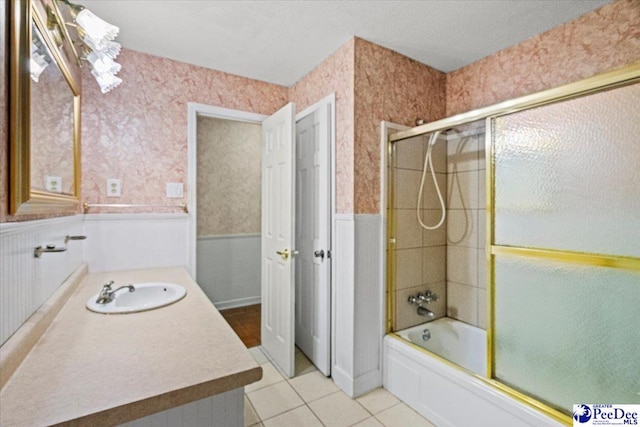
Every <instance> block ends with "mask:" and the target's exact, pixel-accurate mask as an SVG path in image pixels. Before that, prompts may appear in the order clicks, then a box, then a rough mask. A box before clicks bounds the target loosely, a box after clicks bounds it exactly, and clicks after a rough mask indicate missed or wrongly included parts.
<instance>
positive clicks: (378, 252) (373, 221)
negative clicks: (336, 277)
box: [353, 214, 384, 396]
mask: <svg viewBox="0 0 640 427" xmlns="http://www.w3.org/2000/svg"><path fill="white" fill-rule="evenodd" d="M381 239H382V216H381V215H378V214H358V215H356V216H355V247H354V251H355V310H354V314H355V334H354V335H355V336H354V352H355V355H354V360H355V363H354V372H353V374H354V379H355V386H354V394H355V395H356V396H360V395H362V394H364V393H366V392H368V391H371V390H373V389H375V388H378V387H381V386H382V340H383V338H384V333H383V324H384V319H383V316H384V313H383V311H382V307H383V304H382V295H383V292H382V291H383V289H384V282H383V277H384V275H383V273H382V272H383V271H384V269H383V266H384V258H383V253H382V248H381V244H382V240H381Z"/></svg>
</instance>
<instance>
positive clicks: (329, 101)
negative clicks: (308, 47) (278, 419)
mask: <svg viewBox="0 0 640 427" xmlns="http://www.w3.org/2000/svg"><path fill="white" fill-rule="evenodd" d="M326 106H330V107H331V108H330V113H329V120H330V123H329V164H328V167H329V173H328V174H327V176H328V177H329V193H330V197H329V203H330V206H329V207H328V208H329V239H328V241H329V248H328V250H329V251H330V253H331V257H330V258H329V259H330V260H331V261H330V264H329V293H330V296H329V309H330V310H331V313H330V315H329V323H330V325H329V334H330V337H329V366H328V369H329V375H331V374H332V372H333V362H334V360H335V355H334V349H335V348H336V347H335V336H336V334H335V324H336V321H335V316H336V301H335V288H334V287H335V283H336V278H335V274H336V269H335V268H334V263H333V260H334V256H335V255H334V254H335V251H334V245H335V235H336V230H335V228H336V223H335V215H336V94H335V92H334V93H331V94H329V95H327V96H325V97H324V98H322V99H321V100H319V101H317V102H316V103H314V104H312V105H310V106H309V107H307V108H305V109H304V110H302V111H301V112H299V113H297V114H296V117H295V122H296V125H297V123H298V122H299V121H300V120H302V119H304V118H305V117H307V116H309V115H311V114H313V113H315V112H316V111H318V110H320V108H326Z"/></svg>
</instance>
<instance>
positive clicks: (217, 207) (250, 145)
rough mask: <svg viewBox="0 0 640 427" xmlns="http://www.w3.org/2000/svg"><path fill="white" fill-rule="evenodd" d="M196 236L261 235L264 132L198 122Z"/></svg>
mask: <svg viewBox="0 0 640 427" xmlns="http://www.w3.org/2000/svg"><path fill="white" fill-rule="evenodd" d="M197 139H198V153H197V159H198V160H197V161H198V178H197V180H198V197H197V204H198V227H197V229H198V236H212V235H221V234H248V233H260V228H261V226H262V224H261V218H262V203H261V200H262V126H260V124H254V123H245V122H239V121H235V120H220V119H214V118H212V117H198V126H197Z"/></svg>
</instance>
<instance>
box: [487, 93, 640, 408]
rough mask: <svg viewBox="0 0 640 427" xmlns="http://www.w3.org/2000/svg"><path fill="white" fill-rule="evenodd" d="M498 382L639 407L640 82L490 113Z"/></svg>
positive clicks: (558, 404)
mask: <svg viewBox="0 0 640 427" xmlns="http://www.w3.org/2000/svg"><path fill="white" fill-rule="evenodd" d="M490 125H491V138H492V141H491V147H492V166H493V179H492V183H493V185H492V189H493V190H492V193H493V196H492V197H493V200H492V202H493V203H492V205H493V224H492V225H493V227H492V231H493V232H492V236H491V262H492V278H493V286H492V313H493V315H492V322H491V338H492V340H491V342H492V350H491V351H492V356H493V357H492V366H491V367H490V371H491V377H492V378H493V379H495V380H497V381H499V382H501V383H503V384H505V385H506V386H508V387H509V388H511V389H513V390H515V391H517V392H521V393H523V394H525V395H528V396H532V397H534V398H535V399H537V400H539V401H541V402H544V403H545V404H546V405H548V406H550V407H551V408H555V409H557V410H559V411H561V412H563V413H565V414H568V413H571V408H572V405H573V404H578V403H619V404H623V403H640V84H634V85H629V86H623V87H619V88H615V89H611V90H607V91H604V92H599V93H597V94H593V95H588V96H583V97H580V98H575V99H571V100H568V101H563V102H558V103H554V104H549V105H544V106H541V107H536V108H531V109H528V110H523V111H520V112H516V113H512V114H508V115H503V116H498V117H494V118H492V119H490Z"/></svg>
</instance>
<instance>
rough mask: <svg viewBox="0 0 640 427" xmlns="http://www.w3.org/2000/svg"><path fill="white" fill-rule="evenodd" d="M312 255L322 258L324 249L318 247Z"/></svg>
mask: <svg viewBox="0 0 640 427" xmlns="http://www.w3.org/2000/svg"><path fill="white" fill-rule="evenodd" d="M313 256H314V257H316V258H324V249H320V250H319V251H315V252H314V253H313Z"/></svg>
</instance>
